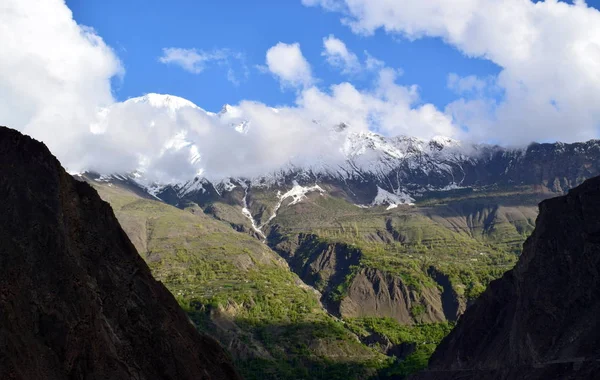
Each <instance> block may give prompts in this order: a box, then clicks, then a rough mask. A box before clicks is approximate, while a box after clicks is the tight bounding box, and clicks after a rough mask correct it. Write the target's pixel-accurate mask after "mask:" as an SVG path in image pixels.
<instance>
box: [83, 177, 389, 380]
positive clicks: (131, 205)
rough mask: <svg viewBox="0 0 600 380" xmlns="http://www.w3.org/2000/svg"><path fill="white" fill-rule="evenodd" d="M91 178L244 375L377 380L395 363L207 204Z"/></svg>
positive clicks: (154, 268) (184, 304) (284, 265)
mask: <svg viewBox="0 0 600 380" xmlns="http://www.w3.org/2000/svg"><path fill="white" fill-rule="evenodd" d="M87 180H88V181H89V182H90V183H91V184H92V185H93V186H94V187H95V188H96V189H97V190H98V192H99V194H100V195H101V196H102V198H103V199H105V200H106V201H108V202H110V203H111V205H112V206H113V208H114V210H115V214H116V216H117V218H118V219H119V221H120V222H121V225H122V226H123V228H124V230H125V231H126V232H127V234H128V235H129V236H130V238H131V239H132V241H133V242H134V243H135V244H136V245H137V246H138V249H139V251H140V253H141V255H142V257H144V259H145V260H146V261H147V263H148V265H149V266H150V268H151V270H152V272H153V274H154V276H155V277H156V278H157V279H159V280H160V281H162V282H163V283H164V284H165V285H166V286H167V288H168V289H169V290H170V291H171V292H172V293H173V294H174V295H175V296H176V298H177V300H178V301H179V302H180V305H181V306H182V307H183V308H184V309H185V310H186V311H187V312H188V314H189V315H190V317H191V318H192V320H193V321H194V323H195V324H196V326H197V327H198V329H200V330H201V331H203V332H205V333H207V334H209V335H211V336H213V337H214V338H216V339H218V340H219V341H220V342H222V344H223V345H224V346H225V347H226V348H227V350H228V351H229V352H230V353H231V355H232V356H233V358H234V359H235V364H236V367H237V368H238V369H239V371H240V373H241V374H242V375H243V376H244V378H246V379H248V380H251V379H281V378H293V379H309V378H310V379H341V378H343V379H367V378H370V377H371V376H372V375H374V374H375V373H376V371H377V370H378V368H380V367H385V366H386V365H388V364H389V361H390V359H389V358H388V357H386V356H385V355H384V354H383V353H382V352H379V350H377V349H374V348H370V347H368V345H366V344H363V343H361V342H360V341H359V340H358V339H357V337H356V335H354V333H353V332H352V331H351V330H349V329H347V328H346V327H345V325H344V323H343V322H341V321H339V320H336V319H335V318H333V317H332V316H330V315H328V314H327V313H326V311H325V310H324V309H323V308H322V307H321V304H320V303H319V294H318V292H316V291H315V290H314V289H312V288H310V287H308V286H306V285H305V284H304V283H303V282H302V281H301V280H300V279H299V278H298V277H297V276H296V275H295V274H294V273H292V272H291V271H290V269H289V267H288V265H287V263H286V262H285V261H284V260H283V259H282V258H281V257H279V256H278V255H277V254H276V253H275V252H273V251H272V250H271V249H270V248H269V247H268V246H267V245H265V244H263V243H262V242H261V241H260V240H257V239H255V238H253V237H252V236H250V235H248V234H245V233H240V232H236V231H234V230H232V229H231V227H230V226H229V225H227V224H226V223H223V222H220V221H218V220H215V219H214V218H212V217H211V216H210V215H206V214H204V213H203V211H202V210H201V209H200V208H198V207H197V206H194V205H191V207H186V208H185V209H183V210H182V209H178V208H175V207H173V206H170V205H167V204H165V203H162V202H160V201H158V200H156V199H151V198H150V197H143V196H142V194H136V193H135V192H133V191H132V190H133V189H131V188H127V187H126V186H124V185H123V184H117V183H105V182H99V181H95V180H93V179H91V178H87Z"/></svg>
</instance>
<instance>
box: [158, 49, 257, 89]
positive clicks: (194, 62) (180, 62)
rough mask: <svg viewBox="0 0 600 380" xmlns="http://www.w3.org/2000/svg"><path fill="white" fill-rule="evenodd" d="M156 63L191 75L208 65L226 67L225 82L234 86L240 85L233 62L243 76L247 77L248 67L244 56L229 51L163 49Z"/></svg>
mask: <svg viewBox="0 0 600 380" xmlns="http://www.w3.org/2000/svg"><path fill="white" fill-rule="evenodd" d="M158 61H159V62H161V63H164V64H172V65H176V66H179V67H181V68H182V69H184V70H185V71H188V72H190V73H192V74H200V73H201V72H203V71H204V70H205V69H206V68H207V67H208V66H210V65H218V66H226V67H227V80H229V81H230V82H231V83H233V84H234V85H239V84H240V79H239V78H238V76H237V75H236V73H235V71H234V69H233V62H232V61H236V62H237V63H238V64H239V66H240V67H241V70H242V72H243V76H244V77H247V76H248V67H247V66H246V59H245V57H244V54H242V53H240V52H235V51H232V50H230V49H215V50H212V51H203V50H198V49H183V48H173V47H171V48H164V49H163V55H162V56H161V57H159V58H158Z"/></svg>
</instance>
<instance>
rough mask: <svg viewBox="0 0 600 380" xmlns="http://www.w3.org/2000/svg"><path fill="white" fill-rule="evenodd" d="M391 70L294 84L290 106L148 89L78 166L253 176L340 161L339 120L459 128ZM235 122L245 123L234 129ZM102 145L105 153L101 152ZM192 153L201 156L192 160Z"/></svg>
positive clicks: (169, 177) (165, 174) (416, 132)
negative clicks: (210, 101)
mask: <svg viewBox="0 0 600 380" xmlns="http://www.w3.org/2000/svg"><path fill="white" fill-rule="evenodd" d="M397 75H398V73H397V71H396V70H393V69H391V68H386V67H383V68H381V69H380V70H379V72H378V74H377V79H376V80H375V82H374V83H373V86H372V88H371V89H370V90H359V89H357V88H356V87H354V86H353V85H352V84H350V83H347V82H344V83H340V84H337V85H334V86H331V88H329V89H327V90H322V89H319V88H317V87H316V86H308V87H306V88H303V89H300V90H299V91H298V94H297V98H296V102H295V104H294V105H293V106H287V107H279V108H276V109H275V108H271V107H269V106H267V105H265V104H263V103H259V102H253V101H242V102H241V103H239V104H238V105H237V106H228V107H227V108H226V112H225V113H224V114H212V113H207V112H206V111H204V110H202V109H201V108H199V107H197V106H195V105H193V104H192V103H190V102H188V101H185V100H183V99H180V98H176V97H172V96H161V95H154V94H151V95H148V96H146V97H145V98H142V99H132V100H129V101H127V102H124V103H116V104H114V105H113V106H111V107H109V108H108V109H107V110H106V112H105V113H104V115H103V122H102V123H101V125H99V126H98V130H99V131H102V134H101V135H98V137H99V141H101V142H102V143H101V144H96V145H95V147H96V148H97V149H96V150H94V151H91V152H90V153H89V154H88V155H87V156H86V160H85V161H84V162H83V163H82V166H83V167H86V168H91V169H94V170H97V171H100V172H115V171H116V172H131V171H133V170H136V169H140V168H141V169H142V170H145V171H146V173H148V177H149V178H150V179H154V180H158V181H160V182H173V181H176V182H179V181H185V180H189V179H190V178H192V177H193V176H194V175H195V174H196V173H198V172H202V174H203V175H204V176H206V177H208V178H210V179H222V178H223V177H227V176H258V175H264V174H265V173H269V172H273V171H277V170H279V169H281V168H283V167H285V166H286V165H289V164H294V165H307V164H308V165H315V164H320V163H327V164H329V165H335V164H336V163H339V160H342V159H343V157H344V156H343V154H342V146H343V144H342V143H343V139H344V138H345V135H344V134H340V133H337V132H334V128H333V127H334V126H336V125H339V124H340V123H346V124H347V125H349V126H350V127H349V129H348V130H347V131H346V132H345V133H348V132H358V131H368V130H375V131H378V132H381V133H383V134H387V135H399V134H403V135H411V136H417V137H422V138H431V137H433V136H436V135H446V136H454V135H456V134H457V133H458V131H457V128H456V127H455V126H454V125H453V123H452V120H451V118H450V117H448V116H447V115H446V114H444V113H443V112H440V111H439V110H437V109H436V108H435V107H434V106H433V105H431V104H422V103H421V101H420V99H419V94H418V88H417V87H416V86H401V85H399V84H397V83H396V79H397ZM241 123H247V124H244V125H245V126H247V127H244V128H236V127H238V126H239V125H240V124H241ZM241 130H243V131H244V133H239V131H241ZM107 148H108V149H111V154H108V155H107V154H103V153H102V151H103V150H105V149H107ZM198 153H199V154H200V159H194V160H192V157H196V155H197V154H198ZM99 157H106V158H103V159H102V160H99V159H98V158H99Z"/></svg>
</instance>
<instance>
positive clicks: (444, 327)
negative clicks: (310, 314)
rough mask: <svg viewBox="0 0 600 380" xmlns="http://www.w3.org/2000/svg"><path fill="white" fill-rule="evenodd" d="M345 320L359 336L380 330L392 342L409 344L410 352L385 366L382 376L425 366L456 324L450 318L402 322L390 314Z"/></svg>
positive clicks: (381, 335)
mask: <svg viewBox="0 0 600 380" xmlns="http://www.w3.org/2000/svg"><path fill="white" fill-rule="evenodd" d="M346 323H347V326H348V327H349V328H350V329H351V330H352V331H354V332H355V333H356V334H357V335H358V336H359V337H362V338H365V337H368V336H370V335H372V334H377V335H378V336H380V337H384V338H385V339H387V340H389V342H390V343H392V344H393V345H396V346H399V345H404V347H406V352H407V356H406V357H405V358H401V360H397V361H394V362H393V363H392V364H391V365H389V366H388V367H385V368H382V369H381V371H380V372H381V374H382V375H383V376H407V375H410V374H412V373H415V372H417V371H420V370H422V369H424V368H426V367H427V363H428V362H429V358H430V357H431V354H433V351H434V350H435V347H436V346H437V345H438V344H439V343H440V342H441V341H442V339H444V337H445V336H446V335H448V334H449V333H450V331H451V330H452V328H453V327H454V325H453V324H451V323H448V322H445V323H432V324H422V325H416V326H403V325H400V324H398V322H396V321H395V320H393V319H391V318H357V319H350V320H347V321H346Z"/></svg>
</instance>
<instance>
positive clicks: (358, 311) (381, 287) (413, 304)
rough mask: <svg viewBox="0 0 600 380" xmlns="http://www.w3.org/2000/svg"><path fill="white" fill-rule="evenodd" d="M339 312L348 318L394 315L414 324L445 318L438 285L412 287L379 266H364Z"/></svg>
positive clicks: (401, 320)
mask: <svg viewBox="0 0 600 380" xmlns="http://www.w3.org/2000/svg"><path fill="white" fill-rule="evenodd" d="M340 313H341V315H343V316H344V317H347V318H356V317H370V316H377V317H391V318H394V319H395V320H397V321H398V322H400V323H402V324H406V325H411V324H413V323H414V322H415V320H416V321H418V322H420V323H431V322H442V321H445V320H446V316H445V315H444V310H443V306H442V297H441V293H440V290H439V289H438V288H425V289H422V290H421V291H416V290H413V289H410V288H409V287H408V286H407V285H406V284H405V283H404V282H403V281H402V279H401V278H400V277H397V276H392V275H390V274H386V273H384V272H382V271H380V270H378V269H362V270H361V271H360V272H359V273H358V274H357V275H356V277H354V279H353V281H352V283H351V284H350V286H349V288H348V294H347V296H346V297H344V299H343V300H342V302H341V304H340Z"/></svg>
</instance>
